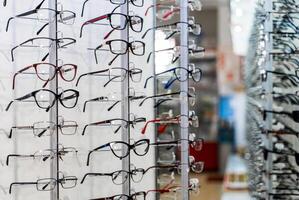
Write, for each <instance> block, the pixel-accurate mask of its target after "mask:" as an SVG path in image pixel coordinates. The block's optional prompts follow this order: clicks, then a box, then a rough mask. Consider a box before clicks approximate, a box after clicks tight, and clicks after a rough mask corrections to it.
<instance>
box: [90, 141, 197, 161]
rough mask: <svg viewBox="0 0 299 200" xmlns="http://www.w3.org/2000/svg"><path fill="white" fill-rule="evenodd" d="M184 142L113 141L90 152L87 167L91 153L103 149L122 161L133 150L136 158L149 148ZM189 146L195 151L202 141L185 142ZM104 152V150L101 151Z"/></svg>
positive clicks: (176, 144) (144, 153)
mask: <svg viewBox="0 0 299 200" xmlns="http://www.w3.org/2000/svg"><path fill="white" fill-rule="evenodd" d="M182 141H184V139H180V140H175V141H164V142H156V143H150V140H149V139H141V140H138V141H136V142H134V143H133V144H129V143H126V142H123V141H114V142H108V143H106V144H104V145H101V146H99V147H97V148H95V149H93V150H91V151H89V153H88V156H87V166H89V162H90V157H91V154H92V153H93V152H96V151H100V150H103V149H105V148H109V149H110V151H112V153H113V154H114V155H115V156H116V157H117V158H119V159H123V158H125V157H127V156H128V155H129V154H130V151H131V150H133V151H134V153H135V154H136V155H137V156H144V155H146V154H147V152H148V151H149V147H150V145H151V146H167V147H173V146H178V145H180V143H181V142H182ZM187 141H188V142H189V144H192V145H194V146H195V147H196V149H201V148H202V145H203V139H196V140H187ZM103 151H104V150H103Z"/></svg>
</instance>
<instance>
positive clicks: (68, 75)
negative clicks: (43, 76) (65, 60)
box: [60, 64, 76, 81]
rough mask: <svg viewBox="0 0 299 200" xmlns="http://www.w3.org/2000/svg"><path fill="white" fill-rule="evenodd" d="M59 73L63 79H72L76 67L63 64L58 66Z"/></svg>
mask: <svg viewBox="0 0 299 200" xmlns="http://www.w3.org/2000/svg"><path fill="white" fill-rule="evenodd" d="M60 74H61V77H62V78H63V79H64V80H65V81H72V80H74V79H75V76H76V67H75V66H74V65H68V64H66V65H63V66H61V68H60Z"/></svg>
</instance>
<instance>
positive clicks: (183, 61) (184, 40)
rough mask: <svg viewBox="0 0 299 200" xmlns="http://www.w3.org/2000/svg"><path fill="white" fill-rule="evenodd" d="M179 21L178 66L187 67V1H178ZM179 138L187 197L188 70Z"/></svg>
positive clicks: (185, 196)
mask: <svg viewBox="0 0 299 200" xmlns="http://www.w3.org/2000/svg"><path fill="white" fill-rule="evenodd" d="M180 7H181V8H180V11H181V12H180V21H181V22H183V23H181V25H180V29H181V31H180V33H181V36H180V39H181V49H180V51H181V52H180V55H181V58H180V66H181V67H183V68H186V69H188V68H189V56H188V55H189V52H188V41H189V32H188V15H189V12H188V1H187V0H181V1H180ZM181 77H182V80H185V81H183V82H181V85H180V87H181V91H182V92H181V132H180V133H181V139H182V149H185V150H186V151H182V152H181V162H182V164H183V165H182V172H181V184H182V188H183V190H182V199H184V200H188V199H189V142H188V139H189V129H188V128H184V127H189V101H188V95H187V94H188V87H189V81H188V72H187V71H186V70H181Z"/></svg>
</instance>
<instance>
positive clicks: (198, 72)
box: [192, 68, 202, 82]
mask: <svg viewBox="0 0 299 200" xmlns="http://www.w3.org/2000/svg"><path fill="white" fill-rule="evenodd" d="M201 76H202V72H201V70H200V69H199V68H195V69H194V71H193V72H192V77H193V80H194V81H195V82H199V81H200V80H201Z"/></svg>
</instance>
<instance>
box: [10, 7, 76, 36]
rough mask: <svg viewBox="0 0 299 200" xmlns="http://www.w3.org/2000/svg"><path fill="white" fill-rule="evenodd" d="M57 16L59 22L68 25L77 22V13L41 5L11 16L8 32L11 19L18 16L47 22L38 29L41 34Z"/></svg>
mask: <svg viewBox="0 0 299 200" xmlns="http://www.w3.org/2000/svg"><path fill="white" fill-rule="evenodd" d="M56 16H57V18H58V19H57V21H58V22H61V23H62V24H66V25H72V24H74V22H75V18H76V13H74V12H72V11H69V10H62V11H57V10H54V9H51V8H41V7H40V6H38V7H36V8H34V9H33V10H30V11H27V12H25V13H22V14H19V15H16V16H14V17H10V18H9V19H8V21H7V24H6V32H7V31H8V28H9V24H10V22H11V20H13V19H16V18H22V19H30V20H38V21H39V22H46V24H45V25H43V26H42V28H40V29H39V30H38V31H37V35H39V34H40V33H41V32H42V30H44V28H45V27H46V26H48V25H49V24H50V23H51V22H52V21H53V20H54V19H55V17H56Z"/></svg>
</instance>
